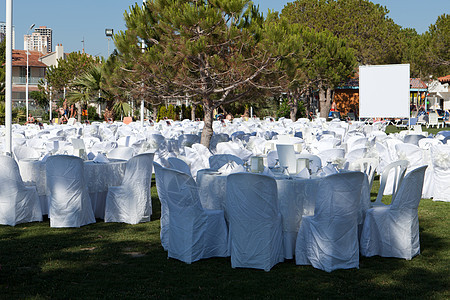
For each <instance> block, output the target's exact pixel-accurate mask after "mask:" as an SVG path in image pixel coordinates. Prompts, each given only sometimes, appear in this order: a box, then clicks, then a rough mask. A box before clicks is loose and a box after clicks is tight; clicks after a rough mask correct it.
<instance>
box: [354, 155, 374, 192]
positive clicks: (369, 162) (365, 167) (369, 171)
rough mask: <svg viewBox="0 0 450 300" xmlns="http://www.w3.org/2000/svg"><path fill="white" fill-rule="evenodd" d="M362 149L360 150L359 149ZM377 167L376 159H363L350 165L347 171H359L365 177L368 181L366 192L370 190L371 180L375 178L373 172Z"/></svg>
mask: <svg viewBox="0 0 450 300" xmlns="http://www.w3.org/2000/svg"><path fill="white" fill-rule="evenodd" d="M361 149H362V148H361ZM377 167H378V159H377V158H374V157H363V158H360V159H357V160H355V161H353V162H352V163H350V165H349V170H351V171H360V172H363V173H364V174H366V175H367V180H368V181H369V186H368V191H369V194H370V191H371V190H372V185H373V180H374V178H375V170H376V168H377Z"/></svg>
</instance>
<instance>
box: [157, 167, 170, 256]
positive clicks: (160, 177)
mask: <svg viewBox="0 0 450 300" xmlns="http://www.w3.org/2000/svg"><path fill="white" fill-rule="evenodd" d="M153 167H154V168H155V182H156V191H157V192H158V198H159V202H160V203H161V217H160V218H159V222H160V226H161V231H160V233H159V237H160V239H161V245H162V247H163V248H164V250H165V251H168V250H169V207H168V205H167V201H168V200H167V199H168V197H169V196H168V194H167V193H168V192H169V191H168V190H167V188H166V186H167V183H165V182H164V180H167V179H168V177H167V176H165V175H164V168H163V167H162V166H161V165H160V164H158V163H157V162H153Z"/></svg>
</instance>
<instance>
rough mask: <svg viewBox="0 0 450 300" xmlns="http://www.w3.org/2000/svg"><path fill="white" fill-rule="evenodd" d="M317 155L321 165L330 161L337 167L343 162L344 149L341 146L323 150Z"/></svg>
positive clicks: (340, 166)
mask: <svg viewBox="0 0 450 300" xmlns="http://www.w3.org/2000/svg"><path fill="white" fill-rule="evenodd" d="M317 156H319V157H320V160H321V161H322V166H326V165H327V163H328V162H331V163H332V164H337V165H338V167H339V168H342V166H343V165H344V162H345V159H344V156H345V150H344V149H342V148H334V149H327V150H323V151H321V152H319V153H318V154H317Z"/></svg>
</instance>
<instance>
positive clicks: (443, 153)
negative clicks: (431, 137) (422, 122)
mask: <svg viewBox="0 0 450 300" xmlns="http://www.w3.org/2000/svg"><path fill="white" fill-rule="evenodd" d="M431 160H432V163H433V176H432V181H433V182H432V194H433V200H434V201H445V202H450V145H436V146H432V147H431Z"/></svg>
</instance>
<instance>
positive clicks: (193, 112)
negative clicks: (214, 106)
mask: <svg viewBox="0 0 450 300" xmlns="http://www.w3.org/2000/svg"><path fill="white" fill-rule="evenodd" d="M196 108H197V105H195V104H191V120H192V121H195V109H196Z"/></svg>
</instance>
